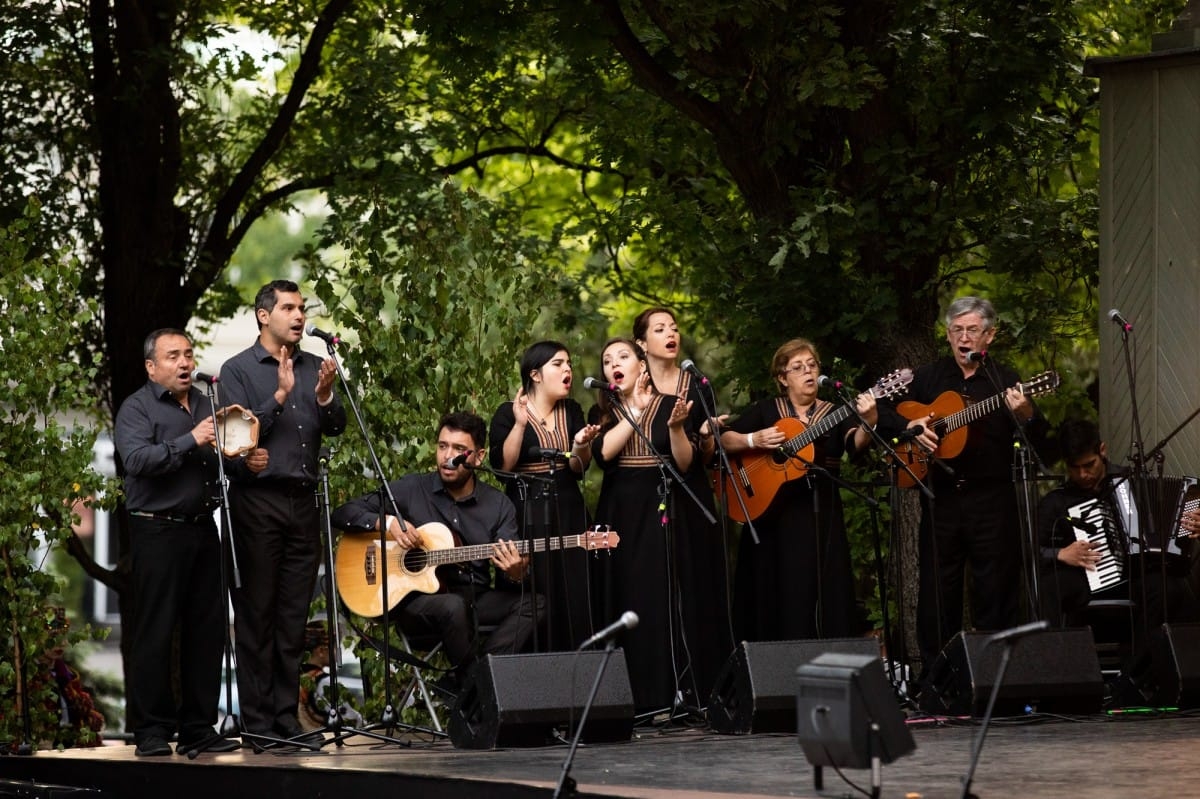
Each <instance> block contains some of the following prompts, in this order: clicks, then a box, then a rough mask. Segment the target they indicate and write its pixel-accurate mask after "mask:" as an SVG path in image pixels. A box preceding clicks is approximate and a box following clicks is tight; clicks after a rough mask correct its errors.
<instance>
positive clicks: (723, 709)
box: [708, 638, 879, 735]
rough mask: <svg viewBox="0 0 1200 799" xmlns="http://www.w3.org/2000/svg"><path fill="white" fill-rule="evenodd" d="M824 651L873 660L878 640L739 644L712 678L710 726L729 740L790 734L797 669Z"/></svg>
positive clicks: (847, 639) (709, 702) (812, 640)
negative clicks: (731, 737) (762, 734)
mask: <svg viewBox="0 0 1200 799" xmlns="http://www.w3.org/2000/svg"><path fill="white" fill-rule="evenodd" d="M827 652H838V653H842V654H847V655H871V656H874V657H876V658H878V657H879V641H877V640H876V639H874V638H826V639H806V640H802V641H743V642H742V643H740V644H739V645H738V648H737V649H735V650H734V651H733V654H732V655H730V656H729V659H728V660H727V661H725V666H724V667H723V668H722V669H721V672H720V673H719V674H718V675H717V680H716V682H715V683H714V685H713V690H712V695H711V696H710V697H709V700H708V724H709V726H710V727H712V729H713V730H714V731H715V732H722V733H731V734H734V735H746V734H749V733H755V732H795V731H796V669H797V668H798V667H800V666H802V665H803V664H805V663H807V662H808V661H810V660H812V659H813V658H815V657H817V656H818V655H823V654H825V653H827Z"/></svg>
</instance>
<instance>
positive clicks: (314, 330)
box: [304, 322, 342, 347]
mask: <svg viewBox="0 0 1200 799" xmlns="http://www.w3.org/2000/svg"><path fill="white" fill-rule="evenodd" d="M304 332H305V333H307V334H308V335H310V336H316V337H317V338H319V339H321V340H322V341H324V342H325V343H326V344H328V345H330V346H331V347H336V346H337V345H338V344H341V343H342V340H341V338H339V337H338V334H337V333H327V332H325V331H324V330H322V329H321V328H319V327H317V326H316V325H314V324H313V323H312V322H309V323H308V327H306V328H304Z"/></svg>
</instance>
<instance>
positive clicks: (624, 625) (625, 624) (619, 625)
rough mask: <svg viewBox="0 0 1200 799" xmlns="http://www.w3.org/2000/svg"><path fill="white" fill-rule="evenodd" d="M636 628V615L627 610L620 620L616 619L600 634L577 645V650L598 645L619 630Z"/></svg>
mask: <svg viewBox="0 0 1200 799" xmlns="http://www.w3.org/2000/svg"><path fill="white" fill-rule="evenodd" d="M637 626H638V615H637V614H636V613H634V612H633V611H632V610H627V611H625V612H624V613H622V614H621V618H619V619H617V620H616V621H614V622H613V623H612V624H610V625H608V626H607V627H605V628H604V629H603V630H601V631H600V632H598V633H596V634H595V635H593V636H592V637H591V638H589V639H587V640H586V641H584V642H583V643H582V644H580V645H579V648H580V649H587V648H588V647H589V646H591V645H592V644H598V643H600V642H601V641H605V640H608V639H609V638H612V637H613V636H614V635H616V634H617V633H619V632H621V630H632V629H633V628H634V627H637Z"/></svg>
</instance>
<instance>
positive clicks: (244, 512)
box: [229, 485, 321, 735]
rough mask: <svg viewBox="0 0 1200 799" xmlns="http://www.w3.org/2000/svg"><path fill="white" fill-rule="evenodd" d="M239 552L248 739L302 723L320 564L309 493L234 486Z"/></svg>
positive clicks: (236, 605)
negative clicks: (304, 667) (307, 643)
mask: <svg viewBox="0 0 1200 799" xmlns="http://www.w3.org/2000/svg"><path fill="white" fill-rule="evenodd" d="M229 511H230V517H231V519H232V521H233V536H232V538H233V545H234V551H235V552H236V553H237V561H238V563H237V565H238V568H239V569H240V572H241V581H242V585H241V587H240V588H235V589H234V590H233V591H232V597H233V610H234V631H235V637H236V642H237V645H236V653H237V675H238V704H239V707H240V714H241V718H242V726H243V727H244V728H245V729H246V731H247V732H251V733H258V734H263V735H266V734H271V733H272V732H282V731H283V730H282V729H280V725H282V726H283V727H291V726H293V725H294V724H295V723H297V722H296V711H297V708H298V705H299V701H300V658H301V656H302V655H303V650H304V626H305V624H306V623H307V622H308V612H309V605H310V604H311V601H312V595H313V586H314V585H315V583H316V577H317V566H318V564H319V563H320V560H321V542H320V518H319V513H318V510H317V505H316V496H315V493H314V489H313V488H311V487H305V486H298V487H296V488H294V489H288V488H284V487H280V486H276V485H272V486H234V487H233V488H232V489H231V490H230V494H229Z"/></svg>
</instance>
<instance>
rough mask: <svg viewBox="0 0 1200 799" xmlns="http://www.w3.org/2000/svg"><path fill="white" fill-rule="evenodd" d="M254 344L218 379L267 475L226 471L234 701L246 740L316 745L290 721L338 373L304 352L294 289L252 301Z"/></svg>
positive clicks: (339, 423)
mask: <svg viewBox="0 0 1200 799" xmlns="http://www.w3.org/2000/svg"><path fill="white" fill-rule="evenodd" d="M254 316H255V321H256V322H257V323H258V339H257V340H256V341H255V342H254V344H253V345H252V346H251V347H250V348H249V349H246V350H243V351H242V352H240V353H238V354H237V355H235V356H233V357H232V358H230V359H229V360H228V361H227V362H226V363H225V365H224V367H222V369H221V386H222V387H223V395H222V398H223V399H224V401H225V402H226V403H229V404H238V405H241V406H242V407H243V408H249V409H250V410H251V411H252V412H253V413H254V415H255V416H257V417H258V421H259V446H260V447H263V448H265V449H266V450H267V451H268V452H269V453H270V465H269V466H268V467H267V468H266V469H265V470H264V471H263V472H262V473H261V474H257V475H251V474H249V473H248V472H246V471H245V470H232V471H231V477H232V478H233V483H232V485H231V487H230V491H229V509H230V516H231V519H232V522H233V536H232V538H233V543H234V548H235V551H236V553H237V565H238V568H239V570H240V573H241V577H242V585H241V587H240V588H236V587H235V588H234V589H233V591H232V598H233V607H234V611H235V616H234V623H235V624H234V626H235V632H236V638H237V672H238V700H239V704H240V707H241V719H242V726H243V728H244V729H245V731H246V732H248V733H251V734H257V735H261V736H267V737H272V738H273V737H279V736H282V737H284V738H292V739H296V740H297V741H298V742H300V743H304V744H308V745H318V744H320V743H321V742H322V741H323V740H324V738H323V737H322V736H321V735H320V733H316V732H310V733H307V734H305V732H304V730H303V729H302V728H301V726H300V721H299V719H297V717H296V711H297V708H298V704H299V697H300V657H301V655H302V654H303V650H304V626H305V624H306V623H307V622H308V615H309V614H308V607H309V603H310V601H311V599H312V594H313V585H314V582H315V580H316V576H317V566H318V564H319V563H320V554H321V542H320V518H319V513H318V509H317V503H316V501H315V498H314V494H315V491H316V487H317V478H318V466H317V456H318V453H319V451H320V448H321V437H322V436H323V435H324V436H336V435H339V434H340V433H341V432H342V431H343V430H344V429H345V428H346V410H345V408H344V407H343V406H342V403H341V400H340V399H339V398H338V396H337V394H336V393H335V392H334V390H333V383H334V379H335V378H336V377H337V368H336V365H335V364H334V362H333V360H332V359H324V360H322V359H321V358H320V357H318V356H316V355H312V354H311V353H307V352H304V351H303V350H301V349H300V339H301V337H303V335H304V322H305V315H304V300H303V298H302V297H301V296H300V288H299V286H297V285H296V284H295V283H293V282H291V281H290V280H275V281H272V282H271V283H268V284H267V285H265V286H263V287H262V288H261V289H259V292H258V295H257V296H256V297H255V299H254Z"/></svg>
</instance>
